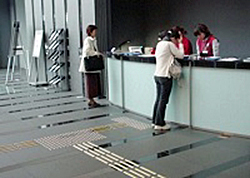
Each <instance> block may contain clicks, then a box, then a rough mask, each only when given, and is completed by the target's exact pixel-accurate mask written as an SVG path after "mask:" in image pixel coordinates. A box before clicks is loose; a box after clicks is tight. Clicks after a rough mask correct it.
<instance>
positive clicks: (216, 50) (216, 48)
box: [213, 39, 220, 56]
mask: <svg viewBox="0 0 250 178" xmlns="http://www.w3.org/2000/svg"><path fill="white" fill-rule="evenodd" d="M219 46H220V43H219V42H218V40H217V39H215V40H213V54H214V56H219V55H220V54H219Z"/></svg>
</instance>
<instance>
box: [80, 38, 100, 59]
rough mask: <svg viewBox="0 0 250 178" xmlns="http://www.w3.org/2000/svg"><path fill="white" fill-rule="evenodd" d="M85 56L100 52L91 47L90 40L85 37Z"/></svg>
mask: <svg viewBox="0 0 250 178" xmlns="http://www.w3.org/2000/svg"><path fill="white" fill-rule="evenodd" d="M82 52H83V57H86V56H94V55H97V54H98V53H97V52H96V51H95V50H93V49H92V48H91V44H90V40H89V39H85V40H84V44H83V51H82Z"/></svg>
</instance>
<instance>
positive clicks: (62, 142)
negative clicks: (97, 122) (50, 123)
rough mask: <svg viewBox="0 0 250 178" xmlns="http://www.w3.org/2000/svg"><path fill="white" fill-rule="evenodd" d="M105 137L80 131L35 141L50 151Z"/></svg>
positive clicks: (85, 130)
mask: <svg viewBox="0 0 250 178" xmlns="http://www.w3.org/2000/svg"><path fill="white" fill-rule="evenodd" d="M105 138H106V136H103V135H101V134H99V133H97V132H95V131H93V130H91V129H84V130H78V131H75V132H69V133H64V134H59V135H53V136H49V137H43V138H40V139H36V140H35V141H36V142H37V143H39V144H40V145H42V146H44V147H45V148H47V149H49V150H55V149H59V148H65V147H69V146H73V145H75V144H78V143H82V142H88V141H96V140H101V139H105Z"/></svg>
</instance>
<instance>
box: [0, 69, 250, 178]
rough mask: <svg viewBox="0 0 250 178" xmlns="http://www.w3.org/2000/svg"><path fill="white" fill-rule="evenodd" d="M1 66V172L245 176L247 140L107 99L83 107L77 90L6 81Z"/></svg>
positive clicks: (14, 177)
mask: <svg viewBox="0 0 250 178" xmlns="http://www.w3.org/2000/svg"><path fill="white" fill-rule="evenodd" d="M4 79H5V76H4V73H3V72H2V73H1V72H0V113H1V116H0V177H1V178H85V177H86V178H88V177H102V178H120V177H158V178H161V177H168V178H181V177H194V178H203V177H214V178H215V177H216V178H230V177H237V178H250V140H248V139H243V138H236V137H231V138H225V137H221V136H220V135H216V134H211V133H206V132H202V131H198V130H191V129H189V128H188V127H186V126H180V125H175V124H172V129H171V130H170V131H168V132H155V131H154V130H153V129H152V128H151V124H150V121H149V120H148V119H147V118H143V117H141V116H138V115H135V114H133V113H129V112H125V111H123V110H122V109H120V108H117V107H115V106H113V105H111V104H110V103H109V102H108V101H106V100H99V101H98V102H99V103H101V104H102V107H99V108H94V109H88V106H87V102H86V99H85V98H83V97H82V96H81V94H79V93H74V92H60V91H59V90H58V89H56V88H53V87H42V88H34V87H31V86H29V85H28V84H27V82H26V81H24V80H21V79H20V80H19V75H18V74H16V75H15V79H16V80H15V81H13V82H10V83H9V85H8V86H7V87H6V86H5V85H4Z"/></svg>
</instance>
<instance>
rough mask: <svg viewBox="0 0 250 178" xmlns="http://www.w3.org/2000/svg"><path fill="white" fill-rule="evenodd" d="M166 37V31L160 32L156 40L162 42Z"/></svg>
mask: <svg viewBox="0 0 250 178" xmlns="http://www.w3.org/2000/svg"><path fill="white" fill-rule="evenodd" d="M166 36H167V30H162V31H160V32H159V33H158V38H159V39H160V40H162V39H163V38H165V37H166Z"/></svg>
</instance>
